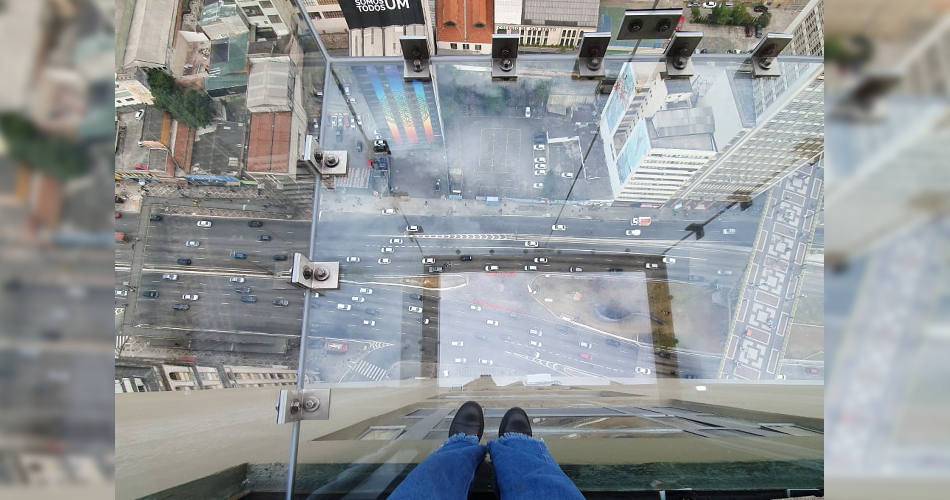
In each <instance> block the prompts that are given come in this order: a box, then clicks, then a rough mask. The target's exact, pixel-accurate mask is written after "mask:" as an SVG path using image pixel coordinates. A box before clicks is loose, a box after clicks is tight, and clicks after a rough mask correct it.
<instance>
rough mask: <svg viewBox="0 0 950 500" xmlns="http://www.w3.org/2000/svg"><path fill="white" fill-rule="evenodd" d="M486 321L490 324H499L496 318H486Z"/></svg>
mask: <svg viewBox="0 0 950 500" xmlns="http://www.w3.org/2000/svg"><path fill="white" fill-rule="evenodd" d="M485 323H486V324H488V325H489V326H498V321H497V320H494V319H489V320H486V321H485Z"/></svg>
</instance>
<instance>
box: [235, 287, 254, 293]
mask: <svg viewBox="0 0 950 500" xmlns="http://www.w3.org/2000/svg"><path fill="white" fill-rule="evenodd" d="M234 291H235V292H237V293H251V287H249V286H245V287H241V288H235V289H234Z"/></svg>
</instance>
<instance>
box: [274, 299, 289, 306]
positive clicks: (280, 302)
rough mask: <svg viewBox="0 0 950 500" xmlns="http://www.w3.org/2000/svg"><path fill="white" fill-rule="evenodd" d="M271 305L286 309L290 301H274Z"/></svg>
mask: <svg viewBox="0 0 950 500" xmlns="http://www.w3.org/2000/svg"><path fill="white" fill-rule="evenodd" d="M273 304H274V305H275V306H278V307H287V306H289V305H290V301H289V300H287V299H274V302H273Z"/></svg>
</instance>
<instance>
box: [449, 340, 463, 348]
mask: <svg viewBox="0 0 950 500" xmlns="http://www.w3.org/2000/svg"><path fill="white" fill-rule="evenodd" d="M452 347H465V342H462V341H461V340H456V341H455V342H452Z"/></svg>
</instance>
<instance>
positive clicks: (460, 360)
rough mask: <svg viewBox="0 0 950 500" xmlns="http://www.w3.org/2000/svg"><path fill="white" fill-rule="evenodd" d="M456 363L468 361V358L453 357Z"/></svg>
mask: <svg viewBox="0 0 950 500" xmlns="http://www.w3.org/2000/svg"><path fill="white" fill-rule="evenodd" d="M455 362H456V363H468V358H455Z"/></svg>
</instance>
